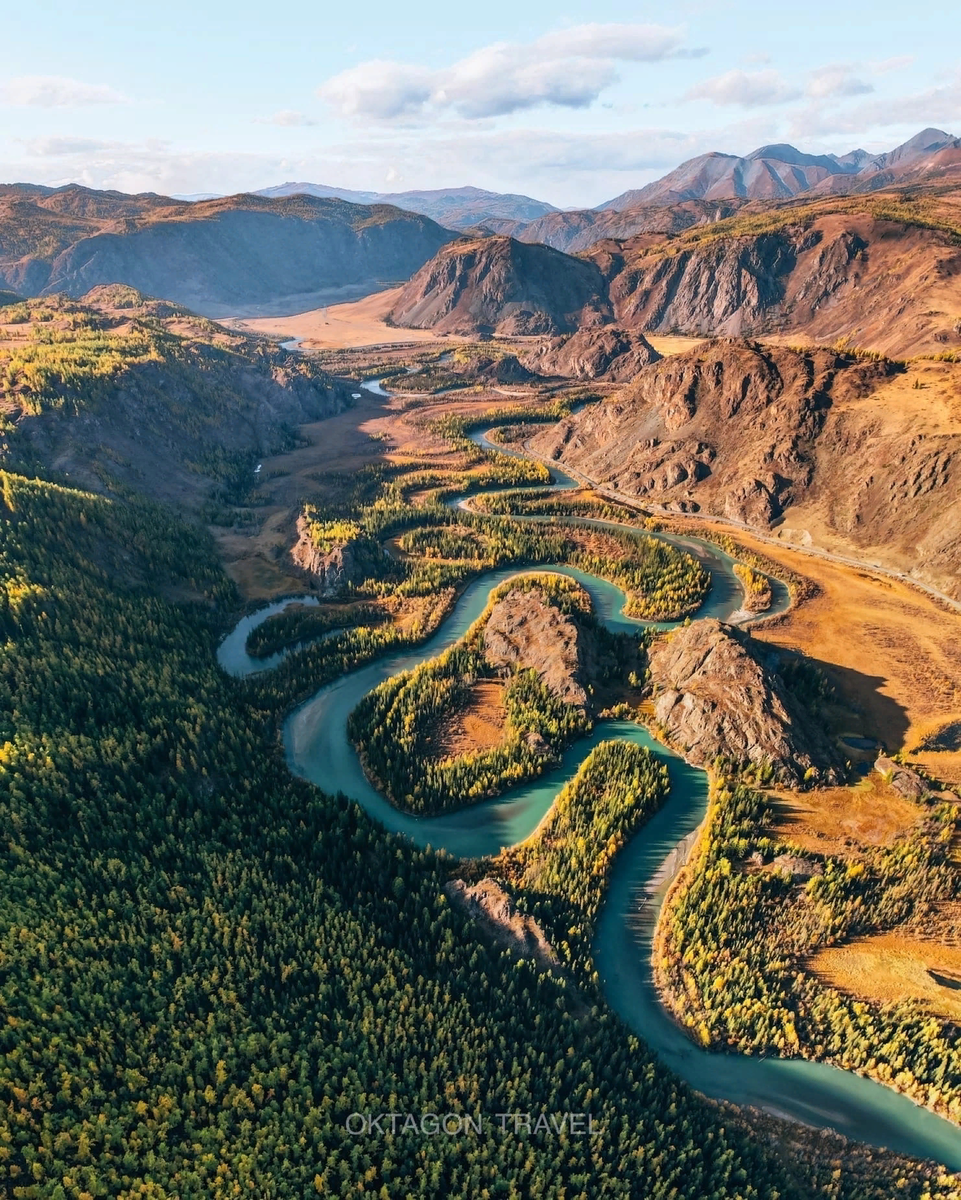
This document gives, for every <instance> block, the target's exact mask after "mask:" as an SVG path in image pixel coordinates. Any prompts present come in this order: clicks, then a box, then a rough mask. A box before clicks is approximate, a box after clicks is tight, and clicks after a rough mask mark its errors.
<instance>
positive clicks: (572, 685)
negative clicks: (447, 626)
mask: <svg viewBox="0 0 961 1200" xmlns="http://www.w3.org/2000/svg"><path fill="white" fill-rule="evenodd" d="M484 654H485V656H486V658H487V661H488V662H489V663H490V665H491V666H493V667H501V668H511V669H516V670H528V669H530V670H534V671H536V672H537V674H538V675H539V676H540V678H541V680H542V682H543V683H544V684H546V686H547V687H549V688H550V689H551V691H552V692H553V693H554V694H555V695H556V696H557V697H558V698H559V699H561V700H563V701H564V702H565V703H566V704H573V705H575V706H576V707H578V708H583V709H586V708H587V707H588V706H589V704H590V682H591V680H592V679H593V678H595V677H596V675H597V672H598V650H597V646H596V644H595V642H594V639H593V638H592V636H591V633H590V631H589V630H587V629H584V628H583V627H582V626H581V625H580V624H579V623H578V622H577V621H576V620H575V619H574V618H573V617H571V616H568V615H567V614H565V613H562V612H561V611H560V610H559V609H558V608H555V607H554V605H552V604H551V603H549V601H548V600H547V598H546V597H545V596H544V595H543V593H542V592H540V591H539V590H537V589H536V588H534V589H531V590H529V591H522V590H521V589H520V588H513V589H512V590H511V591H509V592H508V593H507V595H506V596H504V597H503V599H501V600H498V601H497V602H496V604H495V605H494V607H493V608H492V609H491V613H490V616H489V617H488V619H487V624H486V625H485V627H484Z"/></svg>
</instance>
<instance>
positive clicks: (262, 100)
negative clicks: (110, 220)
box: [0, 0, 961, 208]
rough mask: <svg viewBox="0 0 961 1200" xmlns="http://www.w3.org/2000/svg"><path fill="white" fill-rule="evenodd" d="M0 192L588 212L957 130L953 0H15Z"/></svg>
mask: <svg viewBox="0 0 961 1200" xmlns="http://www.w3.org/2000/svg"><path fill="white" fill-rule="evenodd" d="M5 7H6V11H4V13H3V18H2V28H3V35H4V42H5V46H6V53H5V54H4V61H3V65H2V67H0V182H7V183H12V182H32V183H44V184H51V185H60V184H64V183H70V182H77V183H82V184H86V185H87V186H89V187H95V188H114V189H118V190H120V191H126V192H138V191H155V192H161V193H166V194H176V195H181V194H188V195H189V194H195V193H231V192H237V191H245V190H253V189H256V188H262V187H269V186H272V185H275V184H280V183H284V182H287V181H301V182H311V183H324V184H328V185H331V186H337V187H348V188H355V189H361V190H369V191H403V190H405V189H409V188H437V187H454V186H462V185H465V184H472V185H474V186H476V187H483V188H489V189H491V190H494V191H508V192H520V193H523V194H525V195H530V196H535V197H537V198H538V199H541V200H546V201H548V202H550V203H552V204H555V205H557V206H558V207H564V208H573V207H590V206H593V205H596V204H600V203H602V202H603V201H604V200H607V199H610V198H611V197H613V196H615V195H618V194H619V193H621V192H623V191H625V190H627V189H628V188H634V187H640V186H642V185H643V184H645V183H647V182H649V181H650V180H652V179H656V178H658V177H659V176H661V175H663V174H664V173H665V172H666V171H668V170H670V169H671V168H673V167H675V166H677V165H678V163H680V162H682V161H683V160H684V159H687V158H690V157H692V156H694V155H695V154H701V153H704V152H706V151H709V150H722V151H725V152H727V153H735V154H744V153H747V152H749V151H750V150H753V149H755V148H756V147H758V146H761V145H764V144H768V143H771V142H784V141H787V142H791V143H792V144H794V145H796V146H798V147H799V148H800V149H802V150H805V151H808V152H811V153H832V152H833V153H839V154H843V153H846V152H847V151H849V150H852V149H855V148H857V147H863V148H864V149H866V150H869V151H881V150H887V149H891V148H892V147H893V146H895V145H897V144H898V143H900V142H902V141H905V140H906V139H907V138H908V137H910V136H912V135H913V134H915V133H917V132H918V130H920V129H922V128H924V127H925V126H932V125H933V126H936V127H938V128H941V129H945V130H947V131H948V132H950V133H954V134H957V135H961V5H959V4H958V3H957V0H954V2H951V3H943V2H941V0H923V3H917V4H913V5H912V4H905V3H904V2H903V0H899V2H898V3H896V4H895V3H893V2H892V0H872V2H870V3H868V2H863V0H833V2H832V0H807V2H806V3H804V4H802V5H790V6H787V12H786V13H785V9H784V8H783V7H782V6H781V5H779V4H777V3H775V2H772V0H766V2H763V3H760V2H756V0H734V2H727V3H723V2H714V3H706V2H704V0H686V2H682V3H678V4H674V5H672V6H670V7H668V6H666V5H654V4H645V3H626V2H623V0H593V3H591V4H587V3H584V2H582V0H581V2H577V3H570V2H568V3H566V4H565V2H564V0H557V2H553V0H552V2H547V0H526V2H525V3H524V4H519V3H517V0H485V2H484V3H478V2H477V0H474V2H473V3H471V4H466V5H464V4H457V3H443V4H441V3H435V2H433V0H430V2H419V0H399V2H394V3H382V2H381V0H366V2H365V3H363V4H358V3H350V2H349V0H338V2H336V3H332V2H331V0H309V2H305V0H287V2H286V3H285V4H284V5H283V6H281V5H274V4H270V3H265V2H264V0H256V2H255V0H232V2H231V3H226V2H224V0H191V2H188V0H164V3H162V4H156V3H153V4H130V2H129V0H123V3H121V2H120V0H88V3H86V4H83V5H76V4H67V3H65V2H64V0H61V2H59V3H58V2H54V0H31V3H30V4H19V5H8V6H5Z"/></svg>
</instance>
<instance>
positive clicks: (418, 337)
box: [225, 287, 438, 350]
mask: <svg viewBox="0 0 961 1200" xmlns="http://www.w3.org/2000/svg"><path fill="white" fill-rule="evenodd" d="M400 291H401V288H399V287H395V288H387V289H386V290H384V291H382V292H374V293H373V295H371V296H365V297H364V298H363V299H362V300H352V301H349V302H348V303H346V304H331V305H330V306H329V307H324V308H313V309H310V310H309V311H308V312H302V313H296V314H295V315H294V316H291V317H250V318H238V319H235V320H231V321H229V322H225V324H229V325H231V326H232V327H233V328H234V329H239V330H243V331H249V332H251V333H269V334H273V335H274V336H276V337H282V338H295V337H299V338H303V339H304V342H305V344H306V346H307V347H308V348H309V349H311V350H336V349H350V348H353V347H357V346H377V345H389V344H395V345H409V344H414V343H420V342H436V341H437V340H438V337H437V334H436V333H432V332H431V331H430V330H429V329H395V328H394V327H393V326H391V325H388V324H386V321H385V318H386V316H387V314H388V313H389V312H390V310H391V309H392V308H393V306H394V302H395V300H396V299H397V296H398V294H399V293H400Z"/></svg>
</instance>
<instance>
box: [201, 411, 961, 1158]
mask: <svg viewBox="0 0 961 1200" xmlns="http://www.w3.org/2000/svg"><path fill="white" fill-rule="evenodd" d="M476 440H477V441H478V442H479V443H480V444H482V445H483V444H485V443H486V445H488V446H489V445H490V443H487V442H486V438H484V436H483V435H476ZM491 448H494V447H491ZM497 449H500V447H497ZM557 475H559V473H556V475H555V481H554V487H555V488H558V487H565V486H567V487H569V486H572V483H573V481H571V480H568V479H567V478H566V477H563V476H561V477H560V478H557ZM591 523H594V522H591ZM597 524H602V525H603V524H604V523H603V522H597ZM661 536H666V535H661ZM667 540H669V541H671V542H672V543H674V544H676V545H678V546H680V547H682V548H683V549H685V550H688V551H690V552H692V553H695V554H697V555H698V557H699V558H700V559H701V561H702V562H703V563H704V565H705V567H706V568H707V569H708V570H709V572H710V575H711V590H710V593H709V595H708V598H707V600H706V602H705V603H704V604H703V605H702V607H701V609H700V610H699V612H698V617H708V616H713V617H718V618H721V619H724V618H726V617H730V616H731V615H732V613H734V612H735V610H737V609H738V607H739V605H740V603H741V600H742V590H741V585H740V583H739V581H738V580H737V578H736V576H735V575H734V574H733V571H732V570H731V566H732V560H731V559H730V558H729V557H728V556H727V555H724V554H722V553H721V552H720V551H719V550H717V548H716V547H714V546H713V545H711V544H710V543H707V542H704V541H702V540H700V539H698V538H674V537H668V538H667ZM532 570H533V571H537V570H541V571H554V572H558V573H561V574H564V575H568V576H571V577H572V578H574V579H577V580H578V581H579V582H580V583H582V584H583V585H584V586H585V587H586V589H587V590H588V592H589V593H590V595H591V598H592V600H593V602H594V609H595V612H596V614H597V616H598V618H599V619H600V620H602V621H603V622H604V623H605V625H607V626H608V628H610V629H612V630H614V631H616V632H624V631H626V630H628V629H630V628H633V629H637V628H638V626H639V625H640V624H641V623H640V622H637V621H635V620H632V619H631V618H628V617H625V616H624V615H623V613H622V611H621V610H622V608H623V605H624V602H625V596H624V593H623V592H622V591H621V590H620V589H619V588H617V587H615V586H614V585H613V584H611V583H609V582H607V581H605V580H603V579H599V578H597V577H595V576H591V575H586V574H584V573H583V572H581V571H577V570H575V569H573V568H570V567H564V566H551V567H540V568H533V569H528V570H518V568H516V567H507V568H502V569H500V570H492V571H487V572H485V573H484V574H483V575H481V576H479V577H478V578H476V579H474V580H473V581H472V582H471V583H470V584H469V585H468V586H467V587H466V588H465V589H464V591H463V592H462V594H461V596H460V598H459V599H458V601H457V603H456V605H455V606H454V609H453V611H452V612H451V613H450V615H449V616H448V617H447V618H446V619H445V621H444V622H443V624H442V625H441V627H440V629H439V630H438V631H437V632H436V633H435V634H434V635H433V636H432V637H431V638H430V639H429V640H428V641H427V642H425V643H424V644H423V645H421V646H419V647H417V648H416V649H406V650H404V651H401V652H398V653H395V654H392V655H390V656H387V657H384V658H382V659H380V660H378V661H375V662H373V663H370V664H369V665H367V666H364V667H361V668H359V669H358V670H356V671H352V672H350V673H348V674H347V675H344V676H343V677H342V678H340V679H338V680H336V681H335V682H333V683H331V684H328V685H326V686H325V687H322V688H321V689H320V690H319V691H318V692H317V693H316V694H315V695H314V696H313V697H311V699H310V700H308V701H307V702H306V703H305V704H302V705H301V706H300V707H299V708H298V709H296V710H295V711H294V712H293V713H292V714H291V715H290V716H289V717H288V718H287V720H286V722H285V724H284V731H283V734H284V745H285V748H286V754H287V762H288V765H289V766H290V769H291V770H292V771H293V772H294V773H295V774H297V775H299V776H301V777H302V778H304V779H307V780H309V781H310V782H312V783H314V784H316V785H317V786H318V787H321V788H323V789H324V791H325V792H327V793H329V794H336V793H343V794H344V795H345V796H348V797H350V798H351V799H352V800H356V801H357V802H358V803H359V804H361V805H362V807H363V808H364V809H365V810H366V811H367V813H368V814H369V815H370V816H371V817H373V818H374V819H375V820H377V821H378V822H380V824H381V825H383V826H384V828H385V829H387V830H389V831H390V832H391V833H395V834H400V835H403V836H406V837H408V838H410V839H412V840H413V841H414V842H416V843H417V844H418V845H421V846H426V845H430V846H432V847H434V848H435V849H443V850H446V851H447V852H449V853H450V854H452V855H455V856H457V857H459V858H464V857H477V856H482V855H488V854H494V853H496V852H497V851H498V850H499V849H501V848H502V847H504V846H509V845H513V844H515V843H517V842H519V841H523V840H524V839H525V838H526V837H528V836H529V835H530V834H531V833H532V832H533V831H534V829H535V828H536V827H537V825H538V824H539V822H540V821H541V819H542V818H543V817H544V815H545V814H546V813H547V811H548V810H549V809H550V807H551V805H552V804H553V802H554V799H555V798H556V796H557V794H558V793H559V791H560V790H561V788H562V787H563V786H564V784H565V783H566V782H567V781H568V780H569V779H571V778H572V777H573V776H574V775H575V774H576V772H577V770H578V768H579V766H580V764H581V763H582V762H583V761H584V759H585V758H586V757H587V755H588V754H589V753H590V752H591V750H592V749H593V748H594V747H595V746H597V745H598V744H599V743H601V742H602V741H605V740H608V739H610V738H623V739H625V740H628V741H632V742H635V743H637V744H638V745H641V746H646V747H648V748H649V749H650V750H651V751H652V752H653V753H654V754H656V755H658V756H659V757H660V758H661V759H662V760H663V761H665V762H666V763H667V765H668V770H669V772H670V779H671V793H670V797H669V799H668V801H667V802H666V803H665V805H664V806H663V808H662V809H661V810H660V811H659V812H658V813H657V814H655V816H654V817H652V818H651V819H650V820H649V821H648V822H647V823H646V824H645V825H644V826H642V828H641V829H640V830H639V831H638V832H637V833H636V834H635V835H634V837H633V839H632V840H631V841H630V843H629V844H628V845H627V846H626V847H625V848H624V850H623V851H622V852H621V854H620V855H619V856H618V859H617V861H616V863H615V865H614V870H613V872H612V875H611V879H610V884H609V888H608V893H607V897H606V900H605V903H604V906H603V908H602V910H601V914H600V917H599V920H598V925H597V929H596V931H595V940H594V956H595V962H596V965H597V969H598V973H599V975H600V978H601V981H602V985H603V989H604V994H605V997H606V999H607V1001H608V1003H609V1004H610V1006H611V1008H612V1009H613V1010H614V1011H615V1012H617V1013H618V1015H619V1016H620V1017H621V1018H622V1019H623V1020H624V1021H625V1022H626V1023H627V1024H628V1025H629V1026H630V1027H631V1029H633V1030H634V1031H635V1032H636V1033H637V1034H638V1035H639V1036H640V1037H642V1038H643V1039H644V1041H645V1042H646V1043H647V1044H648V1045H649V1046H650V1047H651V1048H652V1049H653V1050H654V1051H655V1052H656V1053H657V1055H658V1057H659V1058H661V1059H662V1061H663V1062H664V1063H665V1064H666V1065H667V1066H669V1067H670V1068H671V1069H672V1070H674V1071H675V1072H676V1073H677V1074H678V1075H680V1076H681V1077H682V1078H683V1079H685V1080H686V1081H687V1082H688V1083H689V1084H690V1085H691V1086H692V1087H695V1088H697V1089H698V1090H699V1091H701V1092H703V1093H704V1094H705V1095H707V1096H710V1097H713V1098H715V1099H723V1100H729V1101H733V1102H734V1103H737V1104H744V1105H755V1106H757V1107H759V1108H763V1109H766V1110H767V1111H769V1112H772V1113H776V1114H778V1115H781V1116H785V1117H789V1118H791V1119H793V1120H797V1121H801V1122H804V1123H806V1124H808V1125H812V1126H816V1127H819V1128H828V1129H834V1130H837V1131H838V1132H839V1133H843V1134H845V1135H846V1136H848V1137H851V1138H855V1139H858V1140H860V1141H864V1142H867V1143H870V1144H873V1145H877V1146H886V1147H888V1148H890V1149H892V1150H896V1151H899V1152H901V1153H904V1154H910V1155H913V1156H915V1157H917V1158H930V1159H934V1160H935V1161H937V1162H940V1163H943V1164H944V1165H945V1166H947V1167H948V1168H949V1169H951V1170H956V1171H961V1129H959V1128H958V1127H957V1126H956V1125H954V1124H952V1123H951V1122H949V1121H946V1120H944V1119H942V1118H941V1117H938V1116H936V1115H935V1114H934V1113H931V1112H929V1111H927V1110H926V1109H923V1108H920V1107H919V1106H918V1105H916V1104H914V1103H913V1102H912V1101H911V1100H909V1099H908V1098H907V1097H905V1096H901V1095H899V1094H898V1093H896V1092H895V1091H893V1090H892V1089H890V1088H887V1087H884V1086H882V1085H881V1084H878V1083H874V1082H873V1081H871V1080H868V1079H865V1078H862V1077H860V1076H858V1075H855V1074H853V1073H852V1072H847V1071H842V1070H839V1069H837V1068H834V1067H830V1066H827V1065H824V1064H821V1063H813V1062H807V1061H804V1060H802V1059H779V1058H765V1059H762V1058H754V1057H748V1056H744V1055H739V1054H719V1053H711V1052H708V1051H705V1050H703V1049H701V1048H700V1047H698V1046H696V1045H695V1044H694V1043H693V1042H691V1041H690V1040H689V1038H688V1037H687V1036H686V1034H684V1033H683V1032H682V1031H681V1030H680V1029H679V1028H678V1027H677V1026H676V1025H675V1023H674V1022H673V1021H672V1020H671V1018H670V1017H669V1016H668V1015H667V1013H666V1012H665V1011H664V1009H663V1008H662V1006H661V1005H660V1003H659V1001H658V999H657V996H656V993H655V990H654V986H653V980H652V971H651V941H652V936H653V930H654V926H655V925H656V922H657V916H658V913H659V910H660V904H661V902H662V900H663V896H664V893H665V892H666V889H667V886H668V882H669V878H670V875H671V873H672V870H673V868H674V866H675V863H674V861H673V859H674V858H676V857H677V853H676V848H677V847H678V845H679V844H680V843H682V842H684V839H685V838H688V840H689V835H690V834H691V833H692V831H693V830H695V829H696V828H697V827H698V826H699V825H700V823H701V822H702V821H703V819H704V816H705V812H706V809H707V798H708V783H707V776H706V775H705V773H704V772H703V771H701V770H699V769H698V768H696V767H692V766H690V765H689V764H687V763H686V762H684V761H683V760H682V759H681V758H679V757H678V756H677V755H676V754H674V753H673V752H671V751H670V750H668V749H667V748H666V747H665V746H663V745H661V744H660V743H659V742H657V741H655V739H654V738H653V737H652V736H651V734H650V733H648V731H647V730H646V729H644V728H642V727H641V726H639V725H636V724H634V723H633V722H629V721H611V720H609V721H601V722H598V724H597V725H596V726H595V729H594V731H593V732H592V734H591V735H590V736H589V737H586V738H582V739H581V740H580V741H578V742H576V743H575V744H574V745H573V746H571V747H569V749H568V750H567V752H566V753H565V754H564V755H563V758H562V761H561V762H560V763H559V765H558V766H557V767H555V768H554V769H553V770H551V771H550V772H548V773H547V774H545V775H543V776H541V777H540V778H539V779H537V780H536V781H534V782H533V783H528V784H525V785H523V786H521V787H518V788H515V789H513V790H511V791H510V792H507V793H505V794H504V795H503V796H499V797H497V798H496V799H493V800H488V801H485V802H482V803H480V804H475V805H472V806H471V807H469V808H465V809H463V810H461V811H459V812H455V813H450V814H446V815H443V816H438V817H414V816H409V815H407V814H405V813H401V812H399V811H398V810H397V809H396V808H394V807H393V805H391V804H390V803H389V802H388V801H387V800H386V799H385V798H384V797H383V796H382V795H380V793H379V792H378V791H377V790H376V789H375V788H373V787H372V786H371V784H370V783H369V782H368V781H367V779H366V777H365V776H364V773H363V771H362V769H361V766H360V762H359V760H358V758H357V754H356V752H355V751H354V748H353V746H352V744H351V742H350V740H349V738H348V736H347V719H348V717H349V715H350V713H351V711H352V710H353V709H354V707H355V706H356V705H357V704H358V703H359V702H360V700H361V699H362V698H363V697H364V696H365V695H366V694H367V693H368V692H369V691H370V690H371V689H372V688H375V687H376V686H377V685H378V684H380V683H381V682H383V681H384V680H385V679H388V678H390V677H391V676H392V675H396V674H398V673H399V672H401V671H406V670H409V669H410V668H412V667H414V666H416V665H417V664H419V663H422V662H424V661H426V660H427V659H430V658H433V657H434V656H436V655H437V654H438V653H440V652H441V651H442V650H444V649H445V648H446V647H447V646H450V645H452V644H453V643H454V642H456V641H457V640H458V639H459V638H460V637H462V636H463V634H464V633H465V632H466V630H467V629H468V627H469V626H470V625H471V624H472V623H473V621H475V620H476V619H477V617H479V616H480V614H481V613H482V612H483V611H484V608H485V607H486V604H487V601H488V598H489V596H490V593H491V591H492V590H493V589H494V588H496V587H498V586H499V585H500V584H501V583H503V582H504V581H505V580H507V579H510V578H512V577H513V576H516V575H519V574H529V573H531V571H532ZM774 582H775V583H776V581H774ZM303 600H304V598H303V597H298V598H296V599H294V600H282V601H279V602H277V603H275V604H272V605H269V606H267V607H266V608H263V609H260V610H259V611H258V612H256V613H255V614H253V615H252V616H248V617H245V618H244V619H243V620H242V621H241V622H240V623H239V624H238V626H236V627H235V629H234V630H233V631H232V633H231V634H230V635H229V636H228V637H227V638H226V639H225V640H224V642H223V643H222V644H221V646H220V649H219V652H218V661H219V662H220V664H221V666H222V667H223V668H224V670H226V671H228V672H229V673H231V674H233V675H236V676H243V675H247V674H250V673H252V672H253V671H259V670H265V669H269V668H270V667H272V666H275V665H276V663H277V662H279V661H280V660H281V659H282V658H283V657H284V653H283V652H281V654H279V655H275V656H273V657H272V658H271V659H269V660H258V659H254V658H251V657H250V656H249V655H247V653H246V649H245V642H246V638H247V635H248V634H249V632H250V631H251V629H253V628H255V627H256V626H257V625H259V624H261V623H262V622H263V621H265V620H266V619H267V618H268V617H269V616H271V615H272V614H273V613H275V612H279V611H281V610H282V609H283V608H285V607H286V606H287V605H288V604H291V603H302V602H303ZM774 601H775V607H776V608H783V607H786V605H787V603H788V595H787V590H786V589H785V588H784V587H783V585H782V584H778V583H776V587H775V591H774ZM307 602H308V603H312V602H315V601H312V600H308V601H307ZM672 856H673V857H672Z"/></svg>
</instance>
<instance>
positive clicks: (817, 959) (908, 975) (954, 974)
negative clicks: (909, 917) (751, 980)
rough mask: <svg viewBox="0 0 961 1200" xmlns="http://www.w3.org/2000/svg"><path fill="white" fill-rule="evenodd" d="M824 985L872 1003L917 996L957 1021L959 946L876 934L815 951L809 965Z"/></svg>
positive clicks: (960, 987)
mask: <svg viewBox="0 0 961 1200" xmlns="http://www.w3.org/2000/svg"><path fill="white" fill-rule="evenodd" d="M807 966H808V969H809V970H810V971H812V972H813V973H814V974H815V975H816V976H817V977H818V978H819V979H820V980H821V981H822V983H826V984H829V985H830V986H831V987H836V988H838V989H839V990H841V991H843V992H848V993H849V994H852V995H855V996H859V997H861V998H862V999H865V1000H871V1001H874V1002H875V1003H880V1004H890V1003H897V1002H898V1001H903V1000H917V1001H919V1002H920V1003H922V1004H923V1005H924V1006H925V1007H926V1008H928V1009H930V1011H931V1012H933V1013H936V1014H937V1015H938V1016H939V1017H944V1018H945V1019H946V1020H949V1021H961V948H959V947H957V946H943V945H939V944H938V943H936V942H929V941H923V940H922V939H920V938H919V937H916V936H911V935H909V934H904V933H896V932H895V933H879V934H876V935H874V936H873V937H866V938H858V939H857V941H854V942H849V943H848V944H847V945H844V946H831V947H829V948H828V949H826V950H821V951H819V952H818V953H817V954H816V955H815V956H814V957H813V958H812V959H811V960H810V961H809V962H808V964H807Z"/></svg>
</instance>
